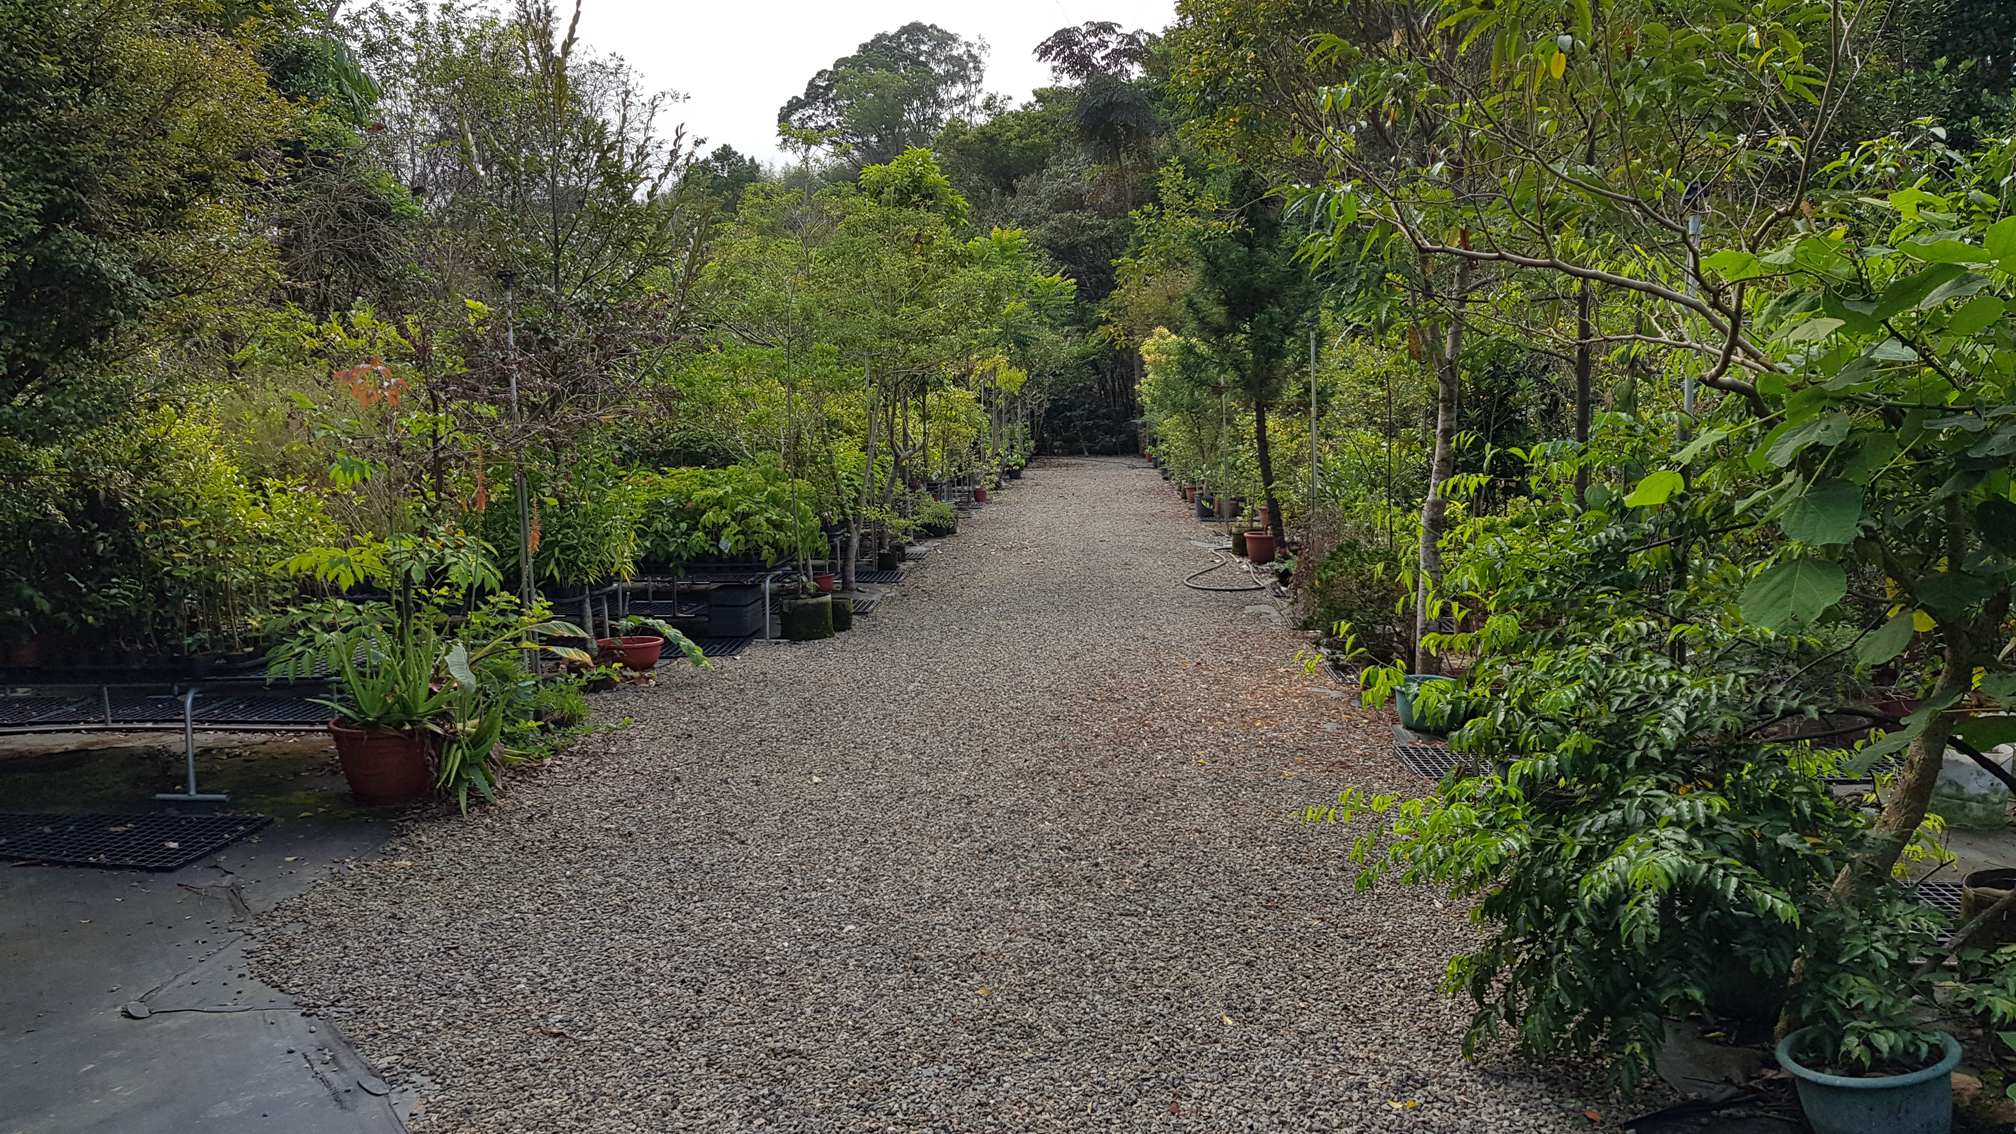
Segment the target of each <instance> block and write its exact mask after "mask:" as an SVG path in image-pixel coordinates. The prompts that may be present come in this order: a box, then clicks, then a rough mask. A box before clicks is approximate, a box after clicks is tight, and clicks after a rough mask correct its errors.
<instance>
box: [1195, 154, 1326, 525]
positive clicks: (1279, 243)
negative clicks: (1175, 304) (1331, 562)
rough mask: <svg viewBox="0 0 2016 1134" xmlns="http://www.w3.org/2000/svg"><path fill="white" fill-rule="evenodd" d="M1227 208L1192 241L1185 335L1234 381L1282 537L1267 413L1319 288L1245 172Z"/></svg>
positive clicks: (1276, 204)
mask: <svg viewBox="0 0 2016 1134" xmlns="http://www.w3.org/2000/svg"><path fill="white" fill-rule="evenodd" d="M1227 199H1228V200H1230V201H1232V202H1235V206H1234V211H1233V213H1232V214H1231V215H1229V216H1227V217H1225V218H1224V220H1225V221H1226V222H1227V223H1225V224H1223V225H1222V226H1219V227H1215V228H1212V229H1208V230H1205V231H1204V232H1203V233H1201V234H1200V235H1199V236H1198V237H1197V239H1196V240H1195V251H1196V256H1197V277H1196V279H1197V287H1196V290H1195V291H1193V292H1192V293H1191V294H1190V296H1189V298H1188V299H1187V301H1186V302H1185V308H1186V312H1187V314H1188V323H1189V331H1190V333H1189V335H1188V336H1187V337H1186V340H1185V341H1188V342H1194V343H1196V344H1198V346H1199V348H1200V349H1202V350H1204V351H1205V352H1207V353H1208V354H1209V355H1210V356H1211V357H1212V358H1213V359H1214V360H1215V361H1216V362H1217V363H1218V364H1219V366H1220V367H1221V368H1222V369H1223V370H1224V371H1225V372H1227V373H1230V374H1231V375H1233V377H1234V381H1235V382H1236V384H1237V387H1238V391H1239V395H1240V397H1241V399H1242V400H1244V401H1245V402H1246V404H1247V405H1249V406H1250V407H1252V410H1253V449H1254V456H1255V458H1256V459H1257V460H1258V462H1259V465H1260V492H1261V495H1262V496H1263V497H1264V498H1265V500H1266V502H1267V518H1268V525H1269V527H1270V528H1272V530H1273V532H1274V538H1275V539H1276V540H1277V541H1280V540H1284V539H1285V537H1286V534H1287V533H1286V527H1285V524H1284V521H1283V519H1282V516H1281V503H1280V500H1279V498H1278V496H1277V494H1276V492H1275V486H1274V455H1273V449H1272V447H1271V445H1270V444H1269V440H1268V435H1267V411H1268V409H1269V408H1270V407H1271V406H1272V405H1273V404H1274V403H1275V402H1277V401H1279V400H1280V398H1281V396H1282V386H1283V381H1284V379H1286V377H1287V372H1288V366H1289V357H1290V354H1291V352H1292V351H1293V349H1294V346H1295V344H1296V343H1297V342H1299V341H1300V339H1301V336H1302V335H1303V334H1304V333H1305V332H1306V331H1307V329H1308V328H1309V326H1310V325H1311V320H1312V319H1313V318H1314V317H1315V314H1316V302H1317V299H1318V297H1319V294H1320V292H1319V289H1318V287H1317V285H1316V282H1315V280H1314V278H1313V277H1312V276H1311V275H1310V274H1309V271H1308V269H1307V267H1306V266H1305V265H1303V264H1302V263H1300V262H1299V260H1298V258H1297V256H1296V251H1297V249H1298V247H1299V246H1300V244H1301V240H1302V235H1303V234H1302V233H1301V231H1300V230H1298V229H1294V228H1291V227H1290V226H1288V225H1286V224H1284V223H1283V222H1282V217H1281V205H1282V203H1281V200H1280V199H1279V198H1278V197H1274V196H1270V195H1266V194H1265V193H1264V190H1263V189H1262V187H1261V185H1260V184H1259V183H1258V182H1257V181H1256V180H1255V179H1254V178H1252V177H1251V176H1250V175H1238V176H1235V177H1234V178H1233V179H1232V184H1231V186H1230V188H1229V192H1228V193H1227Z"/></svg>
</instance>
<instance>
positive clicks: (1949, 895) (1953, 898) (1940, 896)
mask: <svg viewBox="0 0 2016 1134" xmlns="http://www.w3.org/2000/svg"><path fill="white" fill-rule="evenodd" d="M1913 889H1914V890H1916V892H1917V897H1918V900H1919V901H1920V902H1922V903H1924V904H1925V905H1928V906H1931V907H1932V908H1933V909H1935V910H1938V911H1939V912H1940V913H1943V914H1945V915H1946V916H1948V917H1950V918H1952V919H1953V920H1954V921H1956V922H1957V921H1959V920H1960V883H1958V882H1920V883H1918V885H1917V886H1915V887H1913Z"/></svg>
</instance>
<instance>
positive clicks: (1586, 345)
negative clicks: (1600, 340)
mask: <svg viewBox="0 0 2016 1134" xmlns="http://www.w3.org/2000/svg"><path fill="white" fill-rule="evenodd" d="M1593 301H1594V293H1593V291H1592V289H1591V288H1590V285H1589V281H1588V280H1583V281H1582V286H1581V287H1579V288H1577V289H1576V291H1575V450H1576V452H1577V453H1579V454H1581V456H1582V457H1583V463H1582V464H1579V465H1577V466H1576V468H1575V506H1576V507H1577V508H1583V509H1587V508H1588V507H1589V465H1588V463H1587V457H1588V453H1589V421H1590V408H1591V407H1590V401H1591V394H1590V389H1591V386H1592V385H1593V379H1594V377H1595V370H1596V356H1595V349H1594V348H1595V343H1594V342H1593V340H1594V339H1595V337H1596V331H1595V327H1594V322H1595V320H1594V318H1593V314H1592V312H1591V310H1590V308H1591V306H1592V304H1593Z"/></svg>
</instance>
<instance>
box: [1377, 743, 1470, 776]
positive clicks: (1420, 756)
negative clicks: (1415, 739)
mask: <svg viewBox="0 0 2016 1134" xmlns="http://www.w3.org/2000/svg"><path fill="white" fill-rule="evenodd" d="M1393 755H1394V756H1396V757H1398V758H1399V760H1400V766H1401V767H1403V768H1405V769H1407V770H1408V771H1410V772H1412V773H1414V774H1415V775H1417V776H1426V777H1428V778H1429V779H1431V780H1439V779H1442V778H1443V777H1445V776H1447V775H1448V774H1449V773H1451V772H1453V771H1455V770H1456V769H1457V768H1460V767H1463V766H1464V764H1463V762H1462V760H1460V759H1459V758H1458V757H1457V755H1456V754H1455V753H1454V752H1451V751H1449V749H1448V747H1447V746H1446V745H1441V744H1395V745H1394V746H1393Z"/></svg>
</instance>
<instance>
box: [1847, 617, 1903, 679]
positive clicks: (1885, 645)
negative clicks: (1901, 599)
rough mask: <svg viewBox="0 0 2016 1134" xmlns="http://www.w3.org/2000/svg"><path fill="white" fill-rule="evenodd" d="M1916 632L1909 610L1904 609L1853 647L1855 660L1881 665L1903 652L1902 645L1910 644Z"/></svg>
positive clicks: (1869, 664)
mask: <svg viewBox="0 0 2016 1134" xmlns="http://www.w3.org/2000/svg"><path fill="white" fill-rule="evenodd" d="M1917 633H1918V628H1917V627H1916V626H1913V625H1912V619H1911V612H1910V611H1908V610H1907V611H1904V612H1903V613H1901V614H1899V615H1898V616H1897V617H1895V618H1892V619H1891V620H1890V621H1888V622H1885V623H1884V624H1883V625H1882V627H1881V628H1880V629H1878V630H1877V631H1876V632H1875V633H1873V634H1871V635H1869V636H1868V637H1866V638H1864V639H1862V642H1861V644H1860V645H1858V646H1856V647H1855V660H1856V661H1859V662H1861V663H1862V664H1863V665H1865V666H1878V665H1882V664H1883V663H1884V662H1887V661H1889V660H1890V659H1891V658H1894V657H1896V656H1897V655H1898V654H1901V653H1903V652H1904V647H1906V646H1909V645H1910V644H1911V639H1912V638H1914V637H1916V636H1917Z"/></svg>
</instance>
